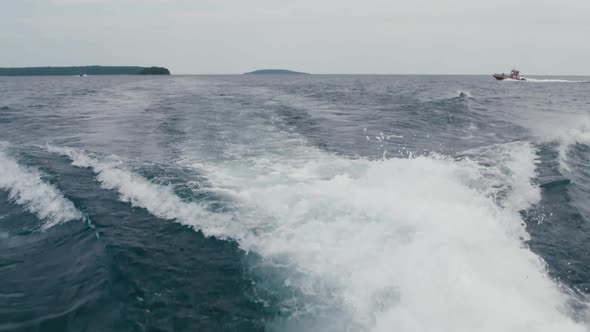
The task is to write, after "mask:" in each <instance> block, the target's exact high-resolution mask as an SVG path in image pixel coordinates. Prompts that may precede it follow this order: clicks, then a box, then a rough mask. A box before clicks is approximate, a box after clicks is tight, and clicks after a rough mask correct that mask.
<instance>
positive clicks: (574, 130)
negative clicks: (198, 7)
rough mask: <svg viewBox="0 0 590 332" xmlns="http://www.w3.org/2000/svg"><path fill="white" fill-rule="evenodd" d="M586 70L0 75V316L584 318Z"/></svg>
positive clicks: (213, 323) (78, 323)
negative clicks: (498, 77)
mask: <svg viewBox="0 0 590 332" xmlns="http://www.w3.org/2000/svg"><path fill="white" fill-rule="evenodd" d="M587 81H588V80H586V79H580V78H569V79H568V78H564V79H558V80H556V79H542V78H537V79H534V80H532V81H529V82H496V81H494V80H493V79H492V78H491V77H483V76H482V77H479V76H465V77H461V76H315V75H313V76H307V75H306V76H280V75H279V76H274V75H272V76H252V75H248V76H171V77H132V76H129V77H125V76H121V77H113V76H110V77H109V76H105V77H100V76H96V77H92V76H88V77H35V78H0V280H1V281H2V282H0V331H587V330H588V326H590V317H589V313H590V311H589V309H588V306H587V302H588V301H587V296H588V294H589V292H590V291H589V287H590V268H589V266H590V258H589V257H590V256H589V252H588V249H589V248H590V242H589V241H588V240H589V237H590V227H589V223H588V221H589V220H590V172H589V171H588V164H589V162H590V115H589V113H588V111H589V110H590V97H589V96H590V94H589V93H588V90H589V89H590V84H585V82H587Z"/></svg>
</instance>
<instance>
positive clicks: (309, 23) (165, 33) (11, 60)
mask: <svg viewBox="0 0 590 332" xmlns="http://www.w3.org/2000/svg"><path fill="white" fill-rule="evenodd" d="M91 64H100V65H141V66H150V65H156V66H165V67H167V68H169V69H170V70H171V71H172V72H173V73H174V74H239V73H243V72H246V71H251V70H255V69H263V68H285V69H292V70H298V71H305V72H311V73H326V74H329V73H333V74H345V73H350V74H489V73H493V72H508V71H509V70H510V69H511V68H512V67H513V66H517V67H518V68H519V69H520V70H521V72H522V73H523V74H525V75H527V74H529V75H535V74H537V75H590V1H589V0H485V1H483V0H403V1H401V0H363V1H360V0H354V1H353V0H290V1H287V0H0V67H15V66H68V65H91Z"/></svg>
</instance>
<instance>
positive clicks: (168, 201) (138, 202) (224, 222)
mask: <svg viewBox="0 0 590 332" xmlns="http://www.w3.org/2000/svg"><path fill="white" fill-rule="evenodd" d="M46 149H47V150H48V151H49V152H53V153H58V154H61V155H64V156H67V157H68V158H70V159H71V160H72V165H74V166H77V167H88V168H91V169H92V170H93V171H94V172H95V173H96V179H97V180H98V181H99V182H100V183H101V185H102V187H103V188H105V189H110V190H115V191H117V192H118V193H119V195H120V199H121V200H122V201H124V202H128V203H130V204H131V205H133V206H137V207H142V208H145V209H146V210H148V211H149V212H150V213H151V214H153V215H154V216H156V217H159V218H162V219H170V220H176V221H178V222H180V223H182V224H184V225H187V226H191V227H193V228H195V229H196V230H200V231H202V232H203V233H204V234H205V235H207V236H215V237H218V238H227V237H231V238H236V239H239V238H242V237H244V236H246V234H245V233H244V232H243V230H242V229H241V227H240V226H239V224H236V223H233V222H232V216H230V215H224V214H216V213H212V212H209V211H208V210H207V208H206V206H203V205H200V204H198V203H194V202H184V201H183V200H181V199H180V198H179V197H178V196H176V195H175V194H174V191H173V189H172V188H171V187H169V186H165V185H159V184H155V183H152V182H150V181H149V180H147V179H145V178H144V177H142V176H140V175H138V174H136V173H134V172H132V171H129V170H127V169H126V168H125V165H124V164H123V163H122V162H120V161H118V160H109V159H108V158H99V157H97V156H94V155H92V154H89V153H85V152H84V151H81V150H78V149H72V148H63V147H54V146H49V145H48V146H46Z"/></svg>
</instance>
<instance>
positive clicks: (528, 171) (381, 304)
mask: <svg viewBox="0 0 590 332" xmlns="http://www.w3.org/2000/svg"><path fill="white" fill-rule="evenodd" d="M47 149H48V150H49V151H50V152H54V153H59V154H62V155H66V156H68V158H70V159H71V160H72V164H73V165H74V166H78V167H90V168H91V169H92V170H93V171H94V172H95V174H96V178H97V180H98V181H99V182H100V183H101V184H102V186H103V187H104V188H107V189H111V190H115V191H117V192H118V193H119V194H120V199H121V200H122V201H125V202H128V203H130V204H132V205H134V206H139V207H143V208H145V209H147V210H148V211H149V212H151V213H152V214H154V215H156V216H158V217H161V218H165V219H170V220H175V221H177V222H180V223H182V224H185V225H190V226H191V227H193V228H195V229H196V230H200V231H203V233H204V234H206V235H209V236H216V237H219V238H227V239H233V240H235V241H236V242H238V244H239V245H240V247H241V248H242V249H243V250H245V251H246V252H252V253H255V254H256V255H258V256H260V257H261V258H262V260H261V261H260V262H259V263H257V264H258V265H257V266H256V267H253V272H252V273H254V274H256V275H259V276H260V280H259V281H258V282H257V287H258V288H259V289H260V290H261V294H269V295H266V296H267V298H263V299H261V300H263V301H276V302H278V303H275V304H273V306H274V305H276V306H277V307H278V308H280V312H282V313H284V315H283V316H282V317H280V318H277V319H276V320H275V321H273V322H272V323H270V326H269V328H270V329H271V330H286V331H300V330H322V331H341V330H344V329H346V328H348V329H351V328H352V329H355V330H363V331H364V330H372V331H390V330H392V329H397V330H399V331H433V330H441V329H442V330H447V331H472V330H479V331H482V327H485V329H484V330H485V331H509V330H527V331H556V330H559V331H584V329H583V328H582V327H581V326H579V325H578V324H577V323H575V322H574V321H573V320H571V319H570V318H569V317H568V314H566V313H567V312H568V309H567V307H566V302H567V299H568V297H567V296H566V295H565V294H564V293H563V292H562V290H561V289H560V288H559V287H557V285H556V284H554V282H553V281H552V280H551V279H550V278H548V277H547V274H546V268H545V264H544V262H543V261H542V260H541V259H540V258H539V257H538V256H536V255H535V254H533V253H532V252H531V251H530V250H529V249H527V248H526V247H525V246H523V242H522V241H523V239H526V238H527V233H526V230H525V229H524V224H523V222H522V219H521V216H520V214H519V210H520V209H522V208H526V206H530V205H531V204H534V203H535V202H536V200H538V198H539V195H538V191H539V189H538V188H537V187H536V186H534V185H533V184H531V178H532V177H534V175H535V158H536V157H535V148H534V147H533V146H532V145H530V144H528V143H512V144H507V145H499V146H496V147H494V148H491V149H490V150H489V151H488V153H489V154H490V155H492V156H491V157H490V158H495V160H494V163H491V160H488V159H486V157H485V155H486V154H485V153H483V154H482V155H483V156H484V157H482V158H483V159H482V160H472V159H471V158H469V157H465V158H462V159H461V160H453V159H450V158H447V157H443V156H437V155H432V156H430V157H426V156H422V157H417V158H411V159H386V160H378V161H371V160H366V159H347V158H342V157H338V156H332V155H330V154H325V153H321V152H319V151H316V154H317V155H314V158H313V160H310V159H308V161H307V162H304V161H303V160H299V161H296V162H294V163H293V161H292V160H291V158H292V156H293V155H286V154H285V155H282V156H280V155H273V156H272V159H271V158H267V159H263V158H262V157H263V156H252V158H255V159H257V160H259V161H260V160H265V162H263V163H262V164H258V167H249V166H248V160H245V161H242V162H236V163H220V162H217V163H214V164H208V163H204V162H202V159H201V158H199V157H198V156H185V158H184V159H183V161H182V162H183V164H184V165H183V167H184V166H186V165H187V164H191V161H194V165H195V167H197V168H199V171H205V173H206V174H208V180H209V181H210V182H211V183H212V184H213V186H214V187H216V189H217V190H218V191H219V192H223V193H224V195H226V197H227V199H229V200H232V201H234V202H236V205H237V206H238V207H239V212H238V213H236V214H217V213H213V212H209V211H207V209H206V208H205V207H203V206H201V205H200V204H198V203H192V202H184V201H182V200H181V199H180V198H179V197H177V196H176V195H175V194H174V192H173V191H172V190H171V189H170V188H168V187H167V186H164V185H159V184H155V183H153V182H151V181H149V180H147V179H145V178H143V177H141V176H140V175H138V174H136V173H134V172H132V171H130V170H129V169H127V168H126V166H125V164H124V162H123V161H121V160H119V161H118V162H114V161H113V160H116V159H117V158H116V157H111V158H110V161H109V159H108V158H106V159H105V158H100V157H97V156H94V155H92V154H90V153H87V152H84V151H80V150H75V149H68V148H59V147H51V146H49V147H48V148H47ZM498 151H499V152H500V156H501V157H500V158H496V157H497V153H496V152H498ZM307 157H308V158H309V154H308V156H307ZM240 165H241V166H240ZM490 165H492V166H490ZM499 183H507V185H505V186H499V185H498V184H499ZM500 191H502V193H501V195H502V196H503V197H504V198H505V200H504V202H505V203H504V204H498V201H497V194H500ZM285 271H286V272H285ZM457 313H461V315H460V316H459V315H458V314H457ZM425 317H428V319H425ZM482 322H485V323H483V324H482ZM441 327H442V328H441Z"/></svg>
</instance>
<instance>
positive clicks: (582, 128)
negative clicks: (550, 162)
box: [527, 110, 590, 172]
mask: <svg viewBox="0 0 590 332" xmlns="http://www.w3.org/2000/svg"><path fill="white" fill-rule="evenodd" d="M527 126H528V127H530V128H531V129H532V130H533V132H534V133H535V135H537V136H538V137H539V139H540V140H541V141H545V142H555V143H557V144H558V151H559V163H560V167H561V170H562V171H565V172H570V171H571V169H570V166H569V164H568V159H569V158H568V151H569V149H570V147H571V146H572V145H575V144H586V145H590V116H589V115H588V114H586V113H583V112H581V113H571V112H566V110H564V112H562V113H543V114H539V115H538V116H536V117H535V118H534V120H531V121H528V123H527Z"/></svg>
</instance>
